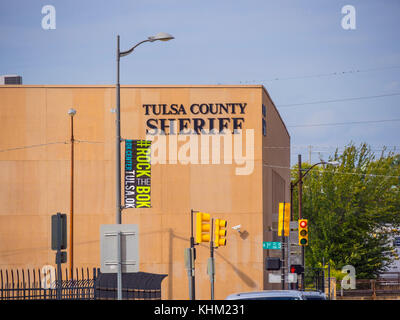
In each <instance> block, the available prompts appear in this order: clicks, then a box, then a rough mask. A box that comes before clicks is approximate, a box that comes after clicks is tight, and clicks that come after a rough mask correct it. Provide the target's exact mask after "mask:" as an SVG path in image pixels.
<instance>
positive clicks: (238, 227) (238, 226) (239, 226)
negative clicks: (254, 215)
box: [232, 224, 242, 233]
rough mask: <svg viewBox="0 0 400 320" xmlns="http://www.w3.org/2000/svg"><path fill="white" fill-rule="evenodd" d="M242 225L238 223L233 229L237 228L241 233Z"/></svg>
mask: <svg viewBox="0 0 400 320" xmlns="http://www.w3.org/2000/svg"><path fill="white" fill-rule="evenodd" d="M241 227H242V225H241V224H238V225H237V226H234V227H232V229H233V230H236V231H237V232H239V233H240V228H241Z"/></svg>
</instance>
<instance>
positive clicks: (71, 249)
mask: <svg viewBox="0 0 400 320" xmlns="http://www.w3.org/2000/svg"><path fill="white" fill-rule="evenodd" d="M68 114H69V115H70V119H71V121H70V123H71V173H70V175H71V181H70V215H69V278H70V279H72V276H73V268H74V142H75V139H74V115H75V114H76V110H75V109H72V108H71V109H69V110H68Z"/></svg>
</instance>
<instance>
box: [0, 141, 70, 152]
mask: <svg viewBox="0 0 400 320" xmlns="http://www.w3.org/2000/svg"><path fill="white" fill-rule="evenodd" d="M68 143H70V142H68V141H60V142H49V143H42V144H33V145H30V146H23V147H15V148H9V149H3V150H0V152H7V151H15V150H23V149H31V148H38V147H44V146H48V145H52V144H68Z"/></svg>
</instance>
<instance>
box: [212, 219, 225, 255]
mask: <svg viewBox="0 0 400 320" xmlns="http://www.w3.org/2000/svg"><path fill="white" fill-rule="evenodd" d="M226 226H227V222H226V220H222V219H215V239H214V247H216V248H218V247H219V246H226Z"/></svg>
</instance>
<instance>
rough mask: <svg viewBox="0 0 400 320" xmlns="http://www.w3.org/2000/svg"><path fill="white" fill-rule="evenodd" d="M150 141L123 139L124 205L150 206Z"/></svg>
mask: <svg viewBox="0 0 400 320" xmlns="http://www.w3.org/2000/svg"><path fill="white" fill-rule="evenodd" d="M150 147H151V141H148V140H125V184H124V190H125V197H124V206H125V208H126V209H129V208H151V195H150V191H151V163H150V155H151V149H150Z"/></svg>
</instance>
